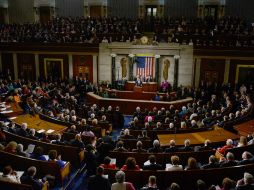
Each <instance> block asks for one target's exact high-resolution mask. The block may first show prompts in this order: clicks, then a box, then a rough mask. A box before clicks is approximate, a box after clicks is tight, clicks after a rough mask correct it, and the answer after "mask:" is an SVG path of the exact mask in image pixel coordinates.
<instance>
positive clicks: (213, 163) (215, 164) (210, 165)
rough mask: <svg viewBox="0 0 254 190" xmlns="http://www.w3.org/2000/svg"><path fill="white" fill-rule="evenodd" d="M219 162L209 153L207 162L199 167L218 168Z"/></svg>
mask: <svg viewBox="0 0 254 190" xmlns="http://www.w3.org/2000/svg"><path fill="white" fill-rule="evenodd" d="M219 167H220V164H219V163H218V162H217V159H216V157H215V156H214V155H211V156H210V157H209V163H208V164H205V165H203V166H202V167H201V168H202V169H210V168H219Z"/></svg>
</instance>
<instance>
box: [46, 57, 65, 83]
mask: <svg viewBox="0 0 254 190" xmlns="http://www.w3.org/2000/svg"><path fill="white" fill-rule="evenodd" d="M44 72H45V77H46V78H51V79H53V80H57V79H60V78H61V79H63V78H64V76H63V59H44Z"/></svg>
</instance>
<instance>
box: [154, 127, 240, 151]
mask: <svg viewBox="0 0 254 190" xmlns="http://www.w3.org/2000/svg"><path fill="white" fill-rule="evenodd" d="M158 139H159V141H160V143H161V146H162V147H163V146H166V147H167V146H169V141H170V140H171V139H174V140H175V141H176V145H181V146H183V145H184V141H185V139H190V142H191V145H203V144H204V142H205V140H206V139H211V141H212V143H219V142H224V141H225V139H232V140H235V139H239V135H236V134H234V133H231V132H229V131H227V130H224V129H222V128H219V127H217V126H215V127H214V130H212V131H204V132H197V133H187V134H163V135H158Z"/></svg>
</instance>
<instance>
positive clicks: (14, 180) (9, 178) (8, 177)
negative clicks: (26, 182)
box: [0, 175, 20, 183]
mask: <svg viewBox="0 0 254 190" xmlns="http://www.w3.org/2000/svg"><path fill="white" fill-rule="evenodd" d="M0 181H7V182H12V183H20V179H19V177H18V176H16V175H1V176H0Z"/></svg>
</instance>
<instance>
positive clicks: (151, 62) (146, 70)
mask: <svg viewBox="0 0 254 190" xmlns="http://www.w3.org/2000/svg"><path fill="white" fill-rule="evenodd" d="M137 60H138V61H137V69H136V74H137V75H140V76H141V77H148V76H149V75H151V76H152V77H154V66H155V59H154V57H138V58H137Z"/></svg>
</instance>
